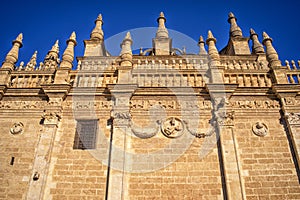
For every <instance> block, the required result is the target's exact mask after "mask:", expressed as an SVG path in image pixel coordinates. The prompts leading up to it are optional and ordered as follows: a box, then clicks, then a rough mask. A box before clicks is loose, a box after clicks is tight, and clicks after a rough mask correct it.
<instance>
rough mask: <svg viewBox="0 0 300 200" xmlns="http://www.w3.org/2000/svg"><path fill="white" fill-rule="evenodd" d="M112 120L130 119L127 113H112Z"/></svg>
mask: <svg viewBox="0 0 300 200" xmlns="http://www.w3.org/2000/svg"><path fill="white" fill-rule="evenodd" d="M113 118H114V119H129V120H130V119H131V114H130V112H129V111H126V112H113Z"/></svg>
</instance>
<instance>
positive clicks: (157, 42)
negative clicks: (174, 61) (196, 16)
mask: <svg viewBox="0 0 300 200" xmlns="http://www.w3.org/2000/svg"><path fill="white" fill-rule="evenodd" d="M157 22H158V29H157V32H156V35H155V38H154V39H153V40H152V44H153V48H154V52H155V55H170V53H171V49H172V39H170V38H169V33H168V30H167V29H166V26H165V22H166V18H165V15H164V13H163V12H161V13H160V15H159V17H158V18H157Z"/></svg>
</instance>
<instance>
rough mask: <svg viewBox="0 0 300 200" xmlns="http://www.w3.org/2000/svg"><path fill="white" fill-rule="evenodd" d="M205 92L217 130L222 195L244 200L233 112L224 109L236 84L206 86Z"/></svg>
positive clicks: (233, 199) (226, 197) (227, 197)
mask: <svg viewBox="0 0 300 200" xmlns="http://www.w3.org/2000/svg"><path fill="white" fill-rule="evenodd" d="M206 87H207V90H208V91H209V93H210V96H211V99H212V101H213V102H214V108H213V119H214V124H215V126H216V130H217V138H218V139H219V141H218V148H219V157H220V159H219V160H220V169H221V174H222V175H223V181H224V182H225V183H224V184H223V193H224V194H223V195H224V197H225V199H229V200H231V199H232V200H235V199H241V200H243V199H245V191H244V183H243V179H242V176H241V174H240V173H241V166H240V160H239V154H238V144H237V141H236V138H235V133H234V131H233V130H234V111H231V110H230V108H226V99H229V98H230V96H231V95H232V94H233V92H234V91H235V89H236V88H237V85H236V84H232V85H223V86H222V84H208V85H207V86H206Z"/></svg>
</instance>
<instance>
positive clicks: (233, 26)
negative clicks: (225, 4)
mask: <svg viewBox="0 0 300 200" xmlns="http://www.w3.org/2000/svg"><path fill="white" fill-rule="evenodd" d="M227 21H228V23H229V24H230V31H229V34H230V37H243V33H242V30H241V28H240V27H239V26H238V25H237V23H236V21H237V19H236V17H235V16H234V14H233V13H232V12H230V13H229V14H228V20H227Z"/></svg>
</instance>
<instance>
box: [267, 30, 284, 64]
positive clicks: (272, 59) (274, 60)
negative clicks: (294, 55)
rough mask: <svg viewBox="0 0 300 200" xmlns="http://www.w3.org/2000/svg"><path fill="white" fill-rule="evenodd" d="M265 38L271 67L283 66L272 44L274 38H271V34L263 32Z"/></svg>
mask: <svg viewBox="0 0 300 200" xmlns="http://www.w3.org/2000/svg"><path fill="white" fill-rule="evenodd" d="M263 38H264V39H263V44H264V46H265V47H266V55H267V60H268V62H269V67H270V68H277V67H281V61H280V60H279V57H278V54H277V52H276V50H275V49H274V47H273V45H272V42H273V40H272V38H270V36H269V35H268V34H267V33H266V32H263Z"/></svg>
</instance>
